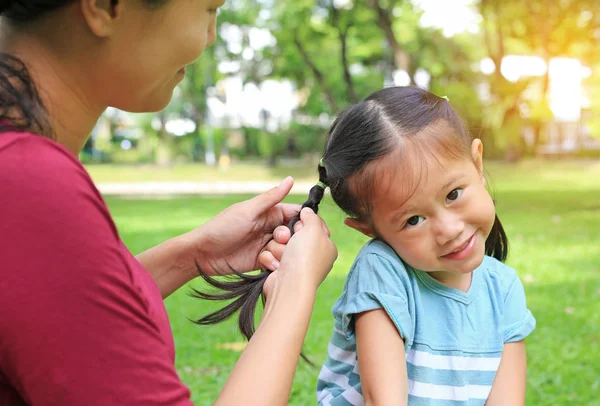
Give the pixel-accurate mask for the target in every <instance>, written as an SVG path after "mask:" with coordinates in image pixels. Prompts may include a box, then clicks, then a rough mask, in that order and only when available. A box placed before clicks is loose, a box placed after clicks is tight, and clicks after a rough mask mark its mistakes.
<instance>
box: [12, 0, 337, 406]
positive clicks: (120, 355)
mask: <svg viewBox="0 0 600 406" xmlns="http://www.w3.org/2000/svg"><path fill="white" fill-rule="evenodd" d="M221 4H222V0H0V15H1V16H2V17H1V19H0V51H1V54H0V103H1V104H0V106H1V108H0V131H1V133H0V258H1V259H2V267H0V276H1V277H0V289H1V291H2V295H0V404H2V405H9V406H13V405H26V404H30V405H40V404H43V405H61V406H70V405H189V404H191V402H190V400H189V391H188V390H187V388H186V387H185V386H184V385H183V384H182V383H181V381H180V380H179V377H178V376H177V372H176V370H175V367H174V357H175V355H174V345H173V340H172V335H171V331H170V327H169V323H168V319H167V316H166V312H165V308H164V305H163V303H162V298H164V297H166V296H168V295H169V294H170V293H172V292H173V291H175V290H176V289H177V288H179V287H181V286H182V285H183V284H185V283H186V282H188V281H190V280H191V279H193V278H194V277H196V276H197V275H198V270H200V271H202V272H205V273H209V274H210V273H211V272H215V271H216V272H223V271H224V270H227V269H229V265H231V266H232V267H233V268H234V269H236V270H238V271H249V270H252V269H257V268H259V267H261V266H262V267H265V268H268V269H270V270H273V271H275V270H277V272H273V273H272V274H271V276H269V279H268V280H267V283H266V284H265V287H264V291H265V294H266V296H267V303H266V308H265V312H264V315H263V318H262V320H261V323H260V325H259V327H258V329H257V332H256V334H255V336H254V337H253V338H252V339H251V340H250V342H249V344H248V346H247V348H246V350H245V351H244V353H243V354H242V356H241V357H240V360H239V361H238V364H237V365H236V366H235V368H234V370H233V372H232V374H231V376H230V378H229V380H228V381H227V383H226V385H225V387H224V388H223V390H222V392H221V394H220V396H219V398H218V399H217V401H216V404H222V405H242V404H243V405H254V404H256V405H271V404H286V403H287V398H288V396H289V392H290V388H291V383H292V378H293V374H294V370H295V367H296V363H297V360H298V355H299V354H300V348H301V346H302V341H303V339H304V336H305V334H306V330H307V328H308V322H309V318H310V313H311V311H312V307H313V304H314V299H315V292H316V289H317V287H318V285H319V284H320V283H321V281H322V280H323V279H324V278H325V276H326V275H327V273H328V272H329V270H330V269H331V266H332V264H333V261H334V260H335V257H336V255H337V251H336V248H335V246H334V244H333V243H332V242H331V240H330V239H329V234H328V231H327V228H326V227H325V225H324V223H323V222H322V220H321V219H320V218H319V217H317V216H316V215H315V214H314V213H313V212H311V211H310V209H304V210H303V211H302V213H301V222H300V223H298V224H299V225H298V226H297V227H296V231H297V232H296V233H295V234H294V236H293V237H292V238H291V239H290V234H289V231H287V229H286V228H285V227H283V226H281V225H282V224H285V223H286V222H287V221H289V220H290V219H291V218H292V217H293V216H294V215H295V214H296V211H297V210H298V206H295V205H285V204H280V202H281V200H282V199H283V198H284V197H285V196H286V195H287V193H288V192H289V190H290V188H291V187H292V183H293V182H292V180H291V179H290V178H288V179H286V180H284V181H283V182H282V183H281V185H279V186H278V187H276V188H273V189H272V190H270V191H268V192H266V193H264V194H262V195H260V196H257V197H255V198H254V199H251V200H249V201H246V202H242V203H239V204H236V205H233V206H231V207H230V208H228V209H227V210H225V211H223V212H222V213H221V214H219V215H218V216H216V217H215V218H213V219H212V220H210V221H209V222H207V223H206V224H204V225H202V226H201V227H199V228H197V229H195V230H193V231H191V232H189V233H187V234H185V235H182V236H179V237H176V238H174V239H172V240H169V241H167V242H165V243H163V244H161V245H159V246H157V247H155V248H153V249H150V250H148V251H146V252H144V253H142V254H140V255H139V256H138V257H137V258H135V257H133V256H132V255H131V254H130V253H129V251H128V250H127V248H125V246H124V245H123V243H122V242H121V240H120V238H119V235H118V233H117V230H116V227H115V225H114V223H113V221H112V219H111V216H110V213H109V211H108V209H107V207H106V205H105V203H104V201H103V200H102V198H101V196H100V194H99V193H98V191H97V189H96V188H95V186H94V184H93V182H92V180H91V179H90V177H89V176H88V174H87V172H86V171H85V169H84V168H83V166H82V165H81V163H80V162H79V161H78V160H77V158H76V157H77V155H78V153H79V152H80V150H81V148H82V146H83V145H84V143H85V140H86V137H87V135H88V134H89V133H90V132H91V130H92V128H93V126H94V123H95V122H96V120H97V119H98V117H99V116H100V114H101V113H102V112H103V111H104V110H105V109H106V107H107V106H114V107H117V108H120V109H123V110H128V111H156V110H160V109H161V108H163V107H164V106H165V105H166V104H167V103H168V102H169V99H170V98H171V94H172V91H173V88H174V87H175V86H176V85H177V83H178V82H179V81H180V80H181V79H182V78H183V76H184V73H185V66H186V65H188V64H190V63H192V62H193V61H194V60H195V59H196V58H197V57H198V56H199V55H200V54H201V53H202V51H203V50H204V49H205V48H206V47H207V46H209V45H210V44H211V43H212V42H213V41H214V39H215V31H216V9H217V8H218V7H219V6H220V5H221ZM232 226H233V227H232ZM278 226H279V227H278ZM272 238H274V239H273V240H272ZM288 240H289V242H288ZM284 248H285V249H284ZM199 339H202V337H199ZM257 378H258V379H259V380H260V381H261V382H268V385H260V390H257V387H256V382H257Z"/></svg>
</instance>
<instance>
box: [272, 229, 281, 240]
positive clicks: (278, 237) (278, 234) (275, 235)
mask: <svg viewBox="0 0 600 406" xmlns="http://www.w3.org/2000/svg"><path fill="white" fill-rule="evenodd" d="M273 237H275V239H276V240H280V239H281V231H277V232H276V233H275V234H273Z"/></svg>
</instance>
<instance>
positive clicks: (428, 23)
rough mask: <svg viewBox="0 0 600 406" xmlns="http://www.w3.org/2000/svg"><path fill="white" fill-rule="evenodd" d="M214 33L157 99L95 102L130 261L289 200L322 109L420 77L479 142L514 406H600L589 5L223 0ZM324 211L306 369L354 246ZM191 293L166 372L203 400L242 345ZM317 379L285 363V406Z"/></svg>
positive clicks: (95, 146) (599, 62) (104, 171)
mask: <svg viewBox="0 0 600 406" xmlns="http://www.w3.org/2000/svg"><path fill="white" fill-rule="evenodd" d="M218 32H219V34H220V35H219V38H218V40H217V42H216V43H215V44H214V45H213V46H212V47H211V48H209V49H208V50H207V51H206V52H205V54H204V55H203V56H202V57H201V59H200V60H198V61H197V62H196V63H194V64H193V65H191V66H189V67H188V69H187V73H186V77H185V79H184V81H183V82H182V83H181V84H180V85H179V86H178V87H177V88H176V89H175V92H174V97H173V100H172V102H171V103H170V104H169V106H168V107H167V108H166V109H165V110H164V111H162V112H160V113H156V114H128V113H125V112H123V111H119V110H116V109H108V110H107V111H106V113H105V114H104V115H103V116H102V118H101V119H100V120H99V121H98V124H97V126H96V128H95V129H94V131H93V133H92V134H91V137H90V138H89V141H88V143H87V144H86V146H85V149H84V151H83V153H82V154H81V159H82V161H83V162H84V164H85V165H86V166H87V168H88V170H89V172H90V174H91V175H92V177H93V178H94V180H95V181H96V182H97V184H98V186H99V189H100V190H101V192H102V193H103V194H104V196H105V197H106V199H107V202H108V204H109V207H110V209H111V211H112V213H113V215H114V217H115V219H116V222H117V226H118V227H119V231H120V233H121V235H122V237H123V239H124V241H125V243H126V244H127V245H128V246H129V247H130V249H131V250H132V251H133V252H134V253H138V252H140V251H142V250H144V249H147V248H149V247H151V246H152V245H155V244H158V243H160V242H161V241H163V240H165V239H167V238H170V237H173V236H175V235H177V234H180V233H182V232H185V231H187V230H189V229H191V228H193V227H196V226H198V225H200V224H202V223H203V222H205V221H206V220H208V219H209V218H210V217H211V216H213V215H215V214H217V213H218V212H219V211H221V210H222V209H224V208H225V207H227V206H228V205H230V204H233V203H235V202H237V201H240V200H243V199H246V198H249V197H251V196H252V195H254V194H256V193H259V192H262V191H264V190H266V189H268V188H269V187H271V186H273V185H275V184H277V183H279V182H280V181H281V180H282V179H283V178H284V177H285V176H287V175H292V176H294V177H295V179H296V186H295V187H294V190H293V192H294V193H293V194H292V195H291V196H290V197H289V198H288V201H290V202H297V203H301V202H302V201H303V200H304V199H305V197H306V195H305V193H306V192H307V191H308V188H309V187H310V186H311V185H312V184H314V183H315V181H316V179H317V171H316V165H317V162H318V160H319V157H320V154H321V151H322V148H323V144H324V139H325V134H326V131H327V127H328V126H329V125H330V123H331V122H332V120H333V118H334V117H335V115H336V114H337V113H339V112H340V111H341V110H342V109H344V108H345V107H347V106H348V105H350V104H352V103H355V102H357V101H359V100H360V99H362V98H364V97H366V96H367V95H369V94H370V93H372V92H373V91H375V90H377V89H380V88H382V87H384V86H390V85H415V86H420V87H423V88H426V89H429V90H430V91H432V92H434V93H435V94H437V95H439V96H447V97H448V98H449V100H450V102H451V104H452V105H453V107H454V108H455V109H456V110H457V111H458V112H459V113H460V114H461V115H462V117H463V118H464V119H465V120H466V122H467V124H468V126H469V128H470V130H471V132H472V133H473V135H475V136H477V137H480V138H482V139H483V141H484V145H485V157H486V161H485V165H486V168H487V170H488V172H489V177H490V184H491V192H492V193H493V195H494V197H495V199H496V202H497V209H498V214H499V216H500V218H501V219H502V221H503V223H504V224H505V228H506V229H507V232H508V236H509V240H510V241H511V254H510V257H509V261H508V263H509V265H511V266H513V267H515V268H516V269H517V271H518V273H519V275H520V277H521V279H522V280H523V283H524V284H525V289H526V292H527V296H528V305H529V307H530V309H531V310H532V312H533V314H534V315H535V317H536V318H537V321H538V327H537V329H536V330H535V332H534V333H533V334H532V336H531V337H530V338H529V339H528V355H529V378H528V398H527V404H528V405H600V344H599V343H600V217H599V215H600V201H599V198H600V114H599V113H600V3H599V2H598V0H412V1H411V0H360V1H358V0H293V1H282V0H228V1H227V3H226V5H225V7H224V8H223V9H222V10H221V11H220V14H219V30H218ZM321 213H322V215H323V217H324V218H325V219H326V221H327V222H328V224H329V226H330V228H331V230H332V238H333V239H334V241H335V242H336V244H337V245H338V247H339V251H340V256H339V259H338V261H337V262H336V265H335V267H334V270H333V271H332V274H331V276H330V277H329V278H328V279H327V280H326V281H325V282H324V284H323V285H322V287H321V289H320V291H319V296H318V299H317V305H316V307H315V312H314V317H313V321H312V323H311V328H310V331H309V334H308V336H307V340H306V347H305V352H306V353H307V354H308V356H309V357H310V358H311V359H312V360H313V361H314V362H315V363H316V364H317V365H320V364H321V363H322V362H323V361H324V359H325V356H326V351H327V343H328V339H329V335H330V333H331V328H332V325H333V319H332V316H331V306H332V304H333V302H334V301H335V300H336V299H337V297H338V295H339V294H340V292H341V290H342V286H343V282H344V278H345V275H346V273H347V272H348V269H349V267H350V265H351V263H352V260H353V259H354V257H355V255H356V253H357V252H358V250H359V249H360V246H361V245H362V244H363V243H364V242H365V239H364V238H363V237H362V236H360V235H358V233H356V232H350V231H349V230H346V229H345V228H344V225H343V218H344V216H343V214H342V213H341V212H340V211H339V210H338V209H336V208H335V207H334V205H333V203H332V202H331V199H330V198H328V197H326V198H325V200H324V203H323V207H322V211H321ZM193 284H194V286H196V287H202V284H201V283H199V282H193ZM189 293H190V289H189V288H188V287H184V288H182V289H181V290H180V291H179V292H177V293H176V294H175V295H173V296H172V297H170V298H169V299H168V300H167V301H166V303H167V308H168V310H169V313H170V317H171V321H172V323H173V330H174V335H175V341H176V345H177V351H178V359H177V367H178V370H179V372H180V374H181V377H182V378H183V379H184V381H185V382H186V383H187V384H188V385H189V386H190V388H191V389H192V392H193V399H194V401H195V402H196V404H199V405H204V404H207V405H208V404H212V402H213V401H214V399H215V398H216V395H217V393H218V391H219V389H220V388H221V386H222V385H223V383H224V382H225V379H226V377H227V375H228V373H229V372H230V371H231V368H232V366H233V364H234V362H235V360H236V359H237V357H238V356H239V353H240V351H241V350H242V349H243V347H244V345H245V344H244V342H243V341H242V340H241V339H240V335H239V334H238V333H237V331H236V327H235V323H234V322H231V323H225V324H223V325H220V326H216V327H209V328H205V327H198V326H195V325H194V324H192V323H191V322H190V321H189V319H194V318H198V317H200V316H201V315H204V314H206V313H207V312H209V311H210V310H213V309H215V308H216V307H215V306H216V305H214V304H207V303H201V302H200V301H198V300H195V299H192V298H190V297H189ZM317 373H318V370H314V369H312V368H310V367H309V366H308V365H306V364H303V363H301V364H300V366H299V368H298V371H297V374H296V383H295V384H294V388H293V392H292V397H291V400H290V404H292V405H310V404H315V387H316V377H317ZM268 384H269V378H268V377H258V376H257V388H260V386H261V385H268Z"/></svg>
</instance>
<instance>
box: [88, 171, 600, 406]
mask: <svg viewBox="0 0 600 406" xmlns="http://www.w3.org/2000/svg"><path fill="white" fill-rule="evenodd" d="M197 168H198V169H200V167H197ZM310 170H311V171H312V169H310ZM232 171H233V170H232ZM260 171H261V170H259V169H258V168H257V169H256V172H254V174H256V173H260ZM241 172H243V174H245V175H248V176H250V174H249V173H250V172H251V171H250V170H246V171H241ZM489 172H490V175H491V179H492V180H493V182H492V187H493V189H494V191H495V192H494V195H495V197H496V200H497V206H498V214H499V216H500V218H501V219H502V221H503V224H504V225H505V228H506V230H507V233H508V235H509V239H510V241H511V243H512V245H511V254H510V257H509V261H508V263H509V265H511V266H513V267H515V268H516V269H517V271H518V272H519V275H520V276H521V279H522V280H523V281H524V285H525V290H526V292H527V300H528V306H529V308H530V309H531V311H532V312H533V314H534V316H535V317H536V319H537V323H538V324H537V328H536V330H535V331H534V333H533V334H532V335H531V336H530V337H529V339H528V363H529V365H528V382H527V385H528V395H527V404H528V405H586V406H587V405H600V200H599V197H600V182H599V181H598V179H600V163H598V162H596V163H594V162H591V161H588V162H550V163H542V162H539V161H528V162H524V163H521V164H519V165H516V166H505V165H501V164H491V165H489ZM92 173H94V171H92ZM140 173H141V172H140ZM264 173H266V174H267V175H269V172H268V170H264V172H263V174H264ZM303 173H304V175H302V174H303ZM96 174H98V172H96ZM286 174H287V172H286V171H285V170H282V173H281V174H280V173H271V175H269V176H273V178H268V179H275V178H281V177H282V176H285V175H286ZM297 174H299V175H301V176H304V177H305V179H310V176H311V175H310V172H308V174H306V173H305V172H302V171H301V170H300V169H297ZM105 175H106V174H105ZM105 175H102V176H105ZM129 176H130V175H127V172H125V173H123V176H119V177H120V179H128V180H129V179H131V177H129ZM135 176H136V177H139V176H140V175H139V174H138V175H135ZM297 177H298V176H297ZM105 179H106V178H105ZM255 179H256V178H255ZM177 180H180V179H177ZM97 181H98V179H97ZM247 197H248V196H227V197H218V196H215V197H186V198H174V199H167V200H123V199H117V198H109V199H107V202H108V204H109V206H110V208H111V211H112V213H113V215H114V217H115V220H116V223H117V225H118V227H119V230H120V232H121V235H122V237H123V239H124V241H125V243H126V244H127V245H128V246H129V247H130V249H131V250H132V251H133V252H134V253H138V252H140V251H142V250H143V249H145V248H148V247H150V246H152V245H154V244H157V243H159V242H161V241H163V240H165V239H167V238H169V237H172V236H175V235H177V234H179V233H182V232H184V231H187V230H188V229H190V228H192V227H194V226H197V225H199V224H202V223H203V222H204V221H206V220H207V219H208V218H209V217H210V216H212V215H214V214H216V213H218V212H219V211H220V210H222V209H223V208H225V207H226V206H228V205H230V204H232V203H234V202H236V201H239V200H240V199H245V198H247ZM301 199H302V197H301V196H296V197H293V198H290V201H294V202H300V201H301ZM321 213H322V215H323V217H324V218H325V219H326V221H327V223H328V225H329V227H330V228H331V230H332V238H333V239H334V240H335V242H336V244H337V245H338V248H339V251H340V255H339V259H338V261H337V262H336V265H335V267H334V269H333V271H332V273H331V275H330V276H329V277H328V279H327V280H326V281H325V282H324V283H323V285H322V286H321V288H320V290H319V293H318V298H317V303H316V305H315V310H314V313H313V318H312V322H311V325H310V330H309V332H308V336H307V339H306V344H305V351H306V353H307V354H309V356H310V357H311V358H312V359H313V360H314V361H315V362H316V363H317V364H321V363H322V362H323V361H324V359H325V357H326V349H327V342H328V339H329V335H330V332H331V328H332V316H331V311H330V310H331V306H332V305H333V302H334V301H335V300H336V298H337V297H338V295H339V293H340V292H341V290H342V285H343V282H344V278H345V274H346V272H347V270H348V268H349V266H350V264H351V262H352V260H353V258H354V256H355V254H356V253H357V251H358V250H359V248H360V246H361V245H362V244H363V243H364V241H365V239H364V238H362V237H361V236H360V235H358V233H355V232H348V231H347V230H346V229H345V228H344V226H343V223H342V219H343V215H342V214H341V213H340V212H339V211H338V210H337V209H336V208H335V207H334V206H333V203H332V202H331V199H330V198H326V199H325V202H324V204H323V206H322V211H321ZM194 284H196V286H199V283H198V282H194ZM188 293H189V288H188V287H184V288H182V289H180V291H178V292H176V293H175V294H174V295H173V296H172V297H170V298H169V299H167V301H166V305H167V308H168V311H169V314H170V318H171V322H172V326H173V334H174V337H175V342H176V346H177V368H178V370H179V372H180V375H181V377H182V379H183V380H184V382H185V383H186V384H187V385H188V386H189V387H190V388H191V390H192V393H193V400H194V402H195V403H196V404H197V405H209V404H212V402H213V401H214V399H215V397H216V395H217V393H218V391H219V390H220V388H221V387H222V385H223V384H224V382H225V380H226V378H227V376H228V374H229V372H230V371H231V369H232V367H233V365H234V363H235V361H236V360H237V358H238V356H239V352H238V351H237V349H236V348H235V347H236V346H235V343H240V342H241V341H242V340H241V339H240V336H239V334H238V333H237V331H236V327H235V324H234V323H233V322H230V323H225V324H223V325H219V326H214V327H199V326H196V325H194V324H192V323H191V322H190V321H189V320H188V318H190V319H193V318H197V317H199V316H200V315H204V314H206V313H207V312H209V311H211V310H212V309H214V308H215V306H214V305H213V304H210V303H208V304H207V303H202V302H201V301H199V300H195V299H191V298H190V297H189V296H188ZM223 344H232V345H223ZM317 373H318V371H316V370H312V369H311V368H310V367H308V366H307V365H305V364H302V363H301V365H300V366H299V368H298V370H297V373H296V379H295V383H294V387H293V390H292V396H291V399H290V403H289V404H290V405H311V404H315V385H316V376H317ZM256 385H257V390H260V387H261V386H263V385H264V386H267V385H269V377H268V376H265V377H260V376H257V378H256Z"/></svg>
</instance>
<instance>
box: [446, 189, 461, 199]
mask: <svg viewBox="0 0 600 406" xmlns="http://www.w3.org/2000/svg"><path fill="white" fill-rule="evenodd" d="M462 194H463V190H462V189H454V190H453V191H452V192H450V193H448V196H446V201H447V202H453V201H455V200H458V199H459V198H460V196H461V195H462Z"/></svg>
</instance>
